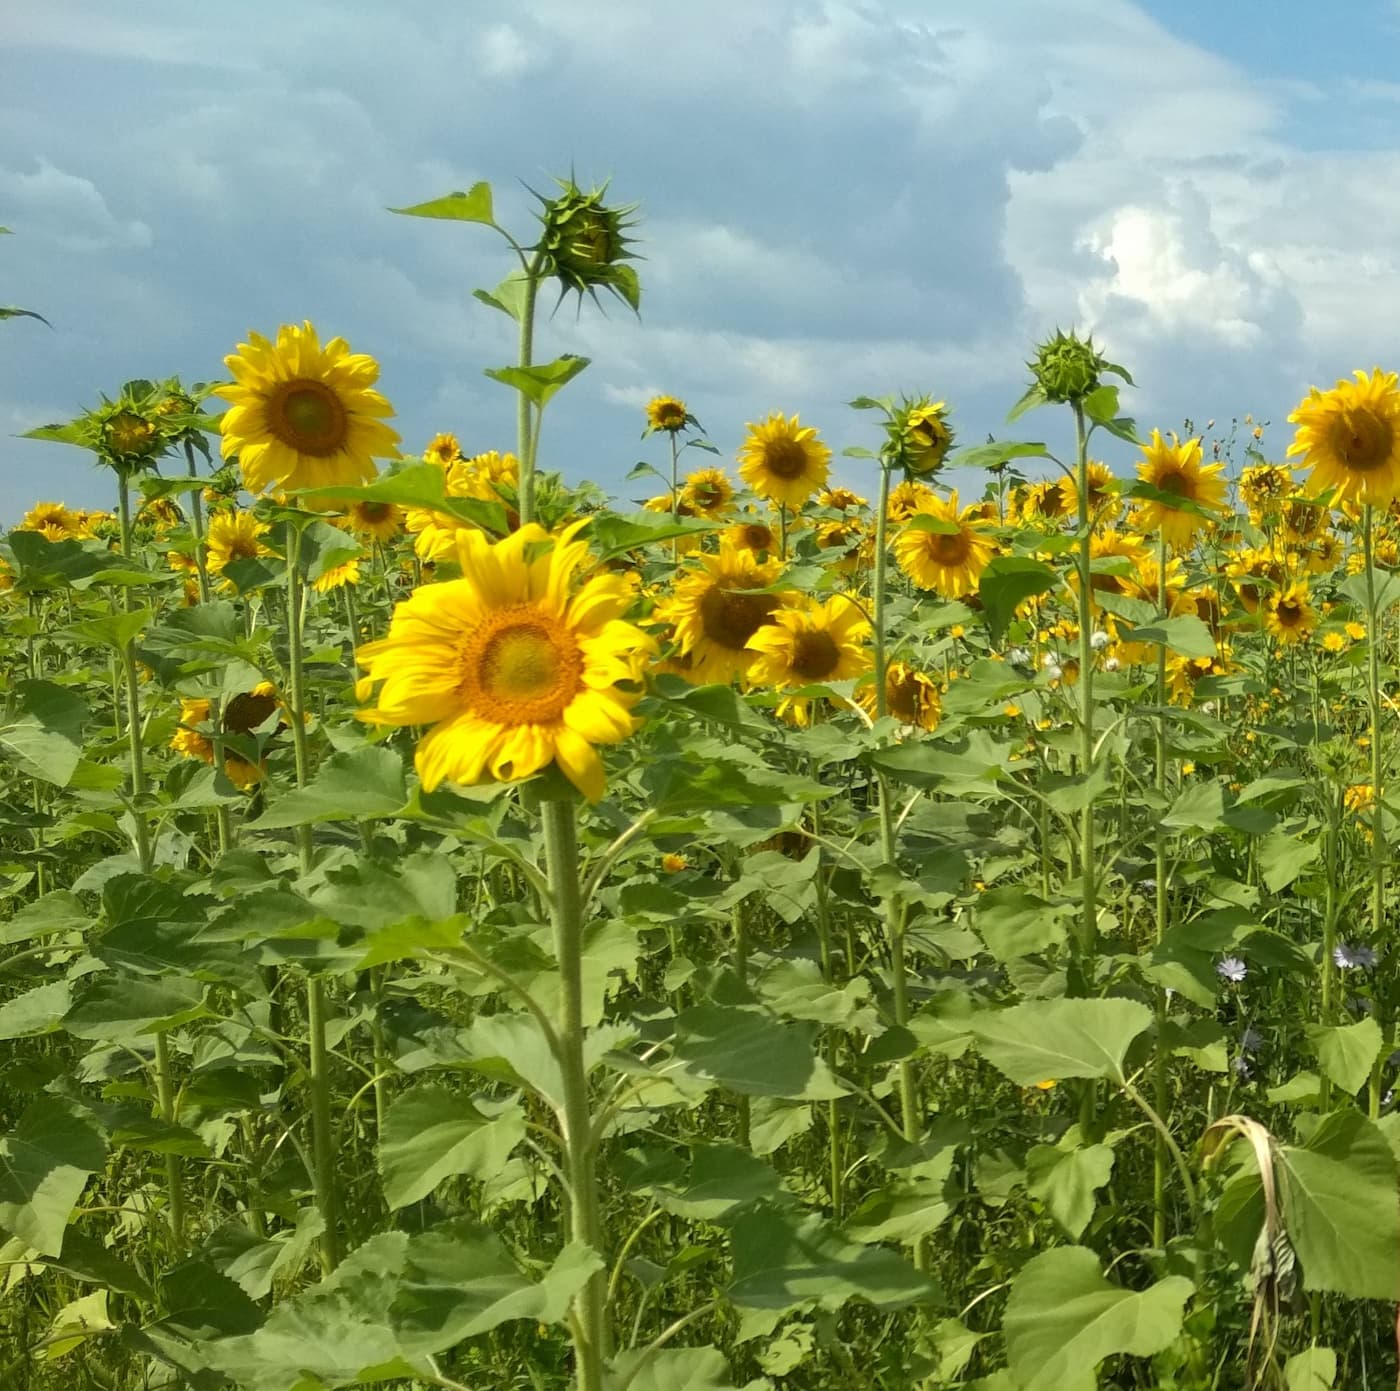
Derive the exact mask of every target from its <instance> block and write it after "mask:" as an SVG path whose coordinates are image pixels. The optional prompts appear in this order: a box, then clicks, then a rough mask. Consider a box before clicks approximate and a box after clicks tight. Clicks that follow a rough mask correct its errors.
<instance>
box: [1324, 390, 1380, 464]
mask: <svg viewBox="0 0 1400 1391" xmlns="http://www.w3.org/2000/svg"><path fill="white" fill-rule="evenodd" d="M1330 443H1331V445H1332V449H1333V451H1334V452H1335V453H1336V454H1337V455H1338V456H1339V457H1340V458H1341V460H1342V462H1343V463H1344V464H1345V465H1346V466H1347V468H1349V469H1351V470H1352V471H1353V472H1355V473H1374V472H1375V470H1376V469H1379V468H1384V467H1385V466H1386V464H1388V463H1389V462H1390V457H1391V453H1392V451H1393V449H1394V447H1395V429H1394V427H1393V426H1392V425H1391V423H1390V421H1388V420H1387V419H1386V418H1385V417H1384V416H1382V415H1377V414H1376V412H1375V411H1373V410H1369V409H1367V408H1366V407H1365V406H1361V407H1358V408H1357V409H1355V410H1349V411H1343V412H1342V413H1341V415H1339V416H1338V417H1337V419H1336V420H1335V421H1334V423H1333V425H1332V437H1331V441H1330Z"/></svg>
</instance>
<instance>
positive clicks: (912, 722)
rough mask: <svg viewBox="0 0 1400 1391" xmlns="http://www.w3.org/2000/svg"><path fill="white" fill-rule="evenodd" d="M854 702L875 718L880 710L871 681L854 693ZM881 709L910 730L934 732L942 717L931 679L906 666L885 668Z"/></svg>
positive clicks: (936, 690)
mask: <svg viewBox="0 0 1400 1391" xmlns="http://www.w3.org/2000/svg"><path fill="white" fill-rule="evenodd" d="M856 701H857V703H858V704H859V705H860V707H861V709H862V710H864V711H865V712H866V713H867V714H868V715H869V716H870V717H871V718H872V719H873V718H875V715H876V714H877V712H878V710H879V708H880V707H879V704H878V702H877V701H876V698H875V682H874V681H873V680H872V681H867V682H865V683H863V684H862V685H861V686H860V687H859V688H858V689H857V691H856ZM885 709H886V710H887V711H888V712H889V713H890V714H891V715H893V716H894V718H895V719H897V720H898V721H899V722H900V724H904V725H909V726H911V727H912V728H914V729H937V728H938V721H939V720H940V719H941V718H942V715H943V703H942V698H941V697H940V695H939V693H938V687H937V686H936V685H935V684H934V682H933V679H932V678H931V677H929V676H927V675H925V673H923V672H922V671H920V670H919V669H918V668H917V667H912V666H910V665H909V664H908V662H891V663H890V664H889V665H888V666H887V667H886V668H885Z"/></svg>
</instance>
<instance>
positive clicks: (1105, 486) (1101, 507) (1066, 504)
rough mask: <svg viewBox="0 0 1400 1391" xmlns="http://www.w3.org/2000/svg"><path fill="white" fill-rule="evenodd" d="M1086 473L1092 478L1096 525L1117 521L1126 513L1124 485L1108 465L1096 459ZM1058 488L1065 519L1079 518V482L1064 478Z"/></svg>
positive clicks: (1091, 501) (1091, 506)
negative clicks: (1123, 511)
mask: <svg viewBox="0 0 1400 1391" xmlns="http://www.w3.org/2000/svg"><path fill="white" fill-rule="evenodd" d="M1087 472H1088V475H1089V516H1090V518H1091V519H1092V520H1093V521H1094V522H1095V523H1096V524H1097V523H1104V522H1111V521H1114V520H1116V519H1117V517H1118V514H1119V513H1120V512H1121V511H1122V510H1123V497H1122V488H1123V485H1122V483H1121V482H1120V481H1119V478H1118V475H1117V474H1115V473H1114V472H1113V470H1112V469H1111V468H1109V466H1108V465H1107V464H1101V463H1100V462H1099V461H1098V460H1097V459H1090V460H1089V467H1088V470H1087ZM1057 486H1058V487H1059V490H1060V511H1061V512H1062V513H1063V514H1064V515H1065V516H1066V517H1077V516H1078V515H1079V480H1078V479H1077V478H1062V479H1060V481H1059V483H1058V485H1057Z"/></svg>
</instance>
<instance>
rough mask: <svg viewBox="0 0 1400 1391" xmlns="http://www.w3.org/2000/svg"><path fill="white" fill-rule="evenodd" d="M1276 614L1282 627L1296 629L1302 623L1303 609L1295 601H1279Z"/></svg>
mask: <svg viewBox="0 0 1400 1391" xmlns="http://www.w3.org/2000/svg"><path fill="white" fill-rule="evenodd" d="M1277 612H1278V621H1279V623H1280V625H1281V626H1282V627H1285V628H1296V627H1297V626H1298V625H1299V624H1300V623H1301V622H1302V621H1303V607H1302V605H1301V604H1299V603H1298V602H1297V601H1296V600H1293V599H1280V600H1279V605H1278V610H1277Z"/></svg>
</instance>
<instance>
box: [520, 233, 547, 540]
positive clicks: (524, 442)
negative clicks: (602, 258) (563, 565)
mask: <svg viewBox="0 0 1400 1391" xmlns="http://www.w3.org/2000/svg"><path fill="white" fill-rule="evenodd" d="M542 264H543V262H542V258H541V256H540V255H538V254H537V255H536V256H535V259H534V260H533V261H531V262H530V264H529V266H528V267H527V269H526V271H525V299H524V302H523V303H522V304H521V306H520V351H519V352H518V354H517V355H516V365H517V366H519V367H529V366H531V365H532V364H533V362H534V353H535V301H536V299H537V298H538V296H539V292H540V268H541V265H542ZM519 396H520V401H519V405H518V406H517V407H516V457H517V459H518V460H519V463H520V489H519V496H520V525H521V526H528V525H529V524H530V523H531V522H533V521H534V520H535V446H536V444H537V443H538V438H537V436H538V429H539V425H538V421H537V420H536V419H535V418H534V417H533V415H532V412H533V410H534V406H533V404H532V402H531V401H530V398H529V397H528V396H526V395H525V393H524V392H523V391H522V392H520V393H519Z"/></svg>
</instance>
